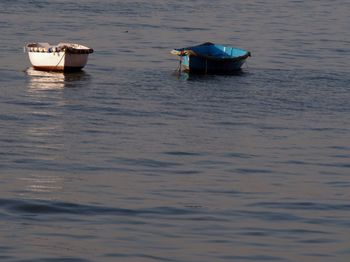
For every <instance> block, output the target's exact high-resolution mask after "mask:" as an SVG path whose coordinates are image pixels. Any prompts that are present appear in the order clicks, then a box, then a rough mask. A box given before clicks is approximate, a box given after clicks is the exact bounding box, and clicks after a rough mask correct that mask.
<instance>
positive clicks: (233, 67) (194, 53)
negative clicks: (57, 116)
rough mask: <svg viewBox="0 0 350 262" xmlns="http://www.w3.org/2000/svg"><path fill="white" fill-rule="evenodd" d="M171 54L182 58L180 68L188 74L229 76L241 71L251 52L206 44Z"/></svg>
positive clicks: (176, 50)
mask: <svg viewBox="0 0 350 262" xmlns="http://www.w3.org/2000/svg"><path fill="white" fill-rule="evenodd" d="M171 54H173V55H177V56H179V57H180V68H179V70H184V71H185V72H188V73H198V74H220V73H221V74H229V73H234V72H237V71H239V70H240V69H241V67H242V65H243V64H244V62H245V61H246V59H247V58H248V57H249V56H250V52H248V51H246V50H243V49H239V48H235V47H230V46H224V45H217V44H213V43H209V42H208V43H204V44H201V45H196V46H191V47H185V48H179V49H174V50H172V51H171Z"/></svg>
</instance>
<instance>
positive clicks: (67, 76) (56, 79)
mask: <svg viewBox="0 0 350 262" xmlns="http://www.w3.org/2000/svg"><path fill="white" fill-rule="evenodd" d="M25 72H26V74H27V76H29V85H28V87H29V88H30V89H31V90H59V89H63V88H65V87H76V86H78V85H77V83H78V81H80V80H86V79H88V78H89V75H88V74H86V73H85V72H84V71H79V72H68V73H66V72H64V73H63V72H52V71H40V70H35V69H34V68H32V67H30V68H28V69H27V70H26V71H25Z"/></svg>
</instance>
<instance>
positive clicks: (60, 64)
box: [28, 51, 88, 71]
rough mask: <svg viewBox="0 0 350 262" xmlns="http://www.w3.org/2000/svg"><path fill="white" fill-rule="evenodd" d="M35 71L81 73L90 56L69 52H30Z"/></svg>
mask: <svg viewBox="0 0 350 262" xmlns="http://www.w3.org/2000/svg"><path fill="white" fill-rule="evenodd" d="M28 55H29V60H30V62H31V64H32V66H33V68H34V69H37V70H45V71H79V70H81V69H82V68H83V67H84V66H85V65H86V63H87V61H88V54H71V53H67V52H64V51H63V52H52V53H46V52H45V53H40V52H28Z"/></svg>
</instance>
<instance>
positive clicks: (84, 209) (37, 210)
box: [0, 199, 199, 216]
mask: <svg viewBox="0 0 350 262" xmlns="http://www.w3.org/2000/svg"><path fill="white" fill-rule="evenodd" d="M1 209H3V211H5V212H7V213H14V214H20V215H28V214H31V215H55V214H69V215H78V216H80V215H117V216H152V215H156V216H176V215H189V214H193V213H194V212H195V211H194V210H193V209H188V208H176V207H162V206H161V207H154V208H144V209H126V208H115V207H103V206H97V205H84V204H76V203H68V202H54V201H47V200H11V199H0V210H1ZM196 212H199V211H196Z"/></svg>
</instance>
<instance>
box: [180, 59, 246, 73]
mask: <svg viewBox="0 0 350 262" xmlns="http://www.w3.org/2000/svg"><path fill="white" fill-rule="evenodd" d="M181 59H182V62H181V64H182V70H183V71H185V72H189V73H196V74H220V73H221V74H230V73H234V72H237V71H239V70H241V68H242V66H243V64H244V63H245V61H246V58H240V59H210V58H206V57H200V56H190V55H186V56H182V57H181Z"/></svg>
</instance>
